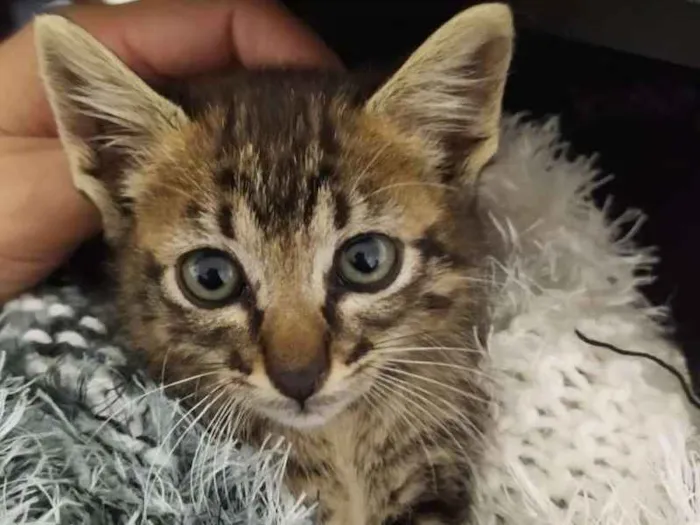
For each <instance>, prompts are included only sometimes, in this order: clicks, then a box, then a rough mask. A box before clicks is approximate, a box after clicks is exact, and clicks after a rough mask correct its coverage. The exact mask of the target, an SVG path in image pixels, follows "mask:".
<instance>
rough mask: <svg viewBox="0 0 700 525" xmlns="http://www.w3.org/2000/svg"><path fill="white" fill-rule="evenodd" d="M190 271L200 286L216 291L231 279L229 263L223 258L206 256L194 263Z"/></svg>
mask: <svg viewBox="0 0 700 525" xmlns="http://www.w3.org/2000/svg"><path fill="white" fill-rule="evenodd" d="M192 271H193V273H194V276H195V277H196V279H197V282H198V283H199V284H200V286H201V287H202V288H204V289H206V290H209V291H210V292H213V291H216V290H218V289H219V288H221V287H222V286H224V284H226V281H228V280H229V279H230V277H231V268H230V263H229V262H228V261H227V260H226V259H224V258H223V257H216V256H206V257H202V258H201V259H199V260H197V261H195V263H194V265H193V268H192Z"/></svg>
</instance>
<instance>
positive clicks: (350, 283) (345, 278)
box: [336, 233, 401, 292]
mask: <svg viewBox="0 0 700 525" xmlns="http://www.w3.org/2000/svg"><path fill="white" fill-rule="evenodd" d="M336 257H337V258H336V267H337V272H338V276H339V277H340V279H341V281H342V283H343V284H344V285H345V286H346V287H348V288H350V289H351V290H353V291H355V292H376V291H379V290H381V289H382V288H386V287H387V286H389V285H390V284H391V283H392V281H393V280H394V279H396V276H397V275H398V273H399V268H400V263H401V261H400V257H399V250H398V248H397V246H396V243H395V242H394V241H393V240H392V239H390V238H389V237H387V236H386V235H382V234H378V233H370V234H364V235H358V236H357V237H354V238H352V239H350V240H349V241H348V242H346V243H345V244H344V245H343V246H342V248H341V249H340V250H339V251H338V253H337V256H336Z"/></svg>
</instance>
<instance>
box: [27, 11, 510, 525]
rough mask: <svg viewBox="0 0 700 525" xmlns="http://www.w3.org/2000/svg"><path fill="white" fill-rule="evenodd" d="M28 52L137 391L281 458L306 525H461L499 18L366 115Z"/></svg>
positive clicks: (273, 91) (500, 69)
mask: <svg viewBox="0 0 700 525" xmlns="http://www.w3.org/2000/svg"><path fill="white" fill-rule="evenodd" d="M36 34H37V42H38V49H39V55H40V63H41V71H42V76H43V79H44V81H45V84H46V88H47V92H48V95H49V99H50V102H51V105H52V108H53V111H54V114H55V117H56V120H57V123H58V128H59V132H60V137H61V139H62V141H63V144H64V146H65V149H66V152H67V155H68V158H69V161H70V167H71V169H72V173H73V176H74V179H75V183H76V185H77V187H78V188H79V189H80V190H81V191H82V192H84V193H85V194H86V195H87V196H88V197H89V198H90V199H92V200H93V201H94V202H95V204H96V205H97V206H98V207H99V209H100V210H101V212H102V216H103V222H104V228H105V235H106V239H107V240H108V242H109V243H110V244H111V245H112V247H113V248H114V250H115V253H116V254H117V255H116V257H117V260H116V265H115V266H116V273H117V279H118V282H119V304H120V308H121V313H122V315H123V317H124V321H125V326H126V327H127V328H128V333H129V336H130V339H131V343H132V344H133V345H134V347H136V348H139V349H142V351H143V352H144V353H145V355H146V356H147V357H148V361H149V363H150V367H151V371H152V374H153V375H154V377H155V378H156V379H163V380H165V381H167V382H180V383H179V384H180V391H179V392H180V393H181V394H189V396H188V397H189V399H190V400H194V401H190V402H193V403H196V404H197V406H198V407H199V408H198V409H199V411H200V413H207V415H208V416H210V417H208V421H209V423H210V427H212V431H214V432H217V431H218V432H221V431H222V429H224V428H229V427H230V426H231V425H229V424H228V423H229V421H231V420H232V418H237V419H238V420H240V424H239V426H238V429H237V431H236V432H237V434H236V435H237V436H238V437H242V438H243V439H246V440H250V441H252V442H261V441H262V440H263V439H264V438H265V437H266V436H268V435H269V434H278V435H279V434H281V435H283V436H285V437H286V438H287V439H288V440H289V441H290V442H291V444H292V447H293V450H292V457H291V460H290V463H289V469H288V473H287V481H288V484H289V486H290V487H291V488H292V490H293V491H295V492H296V493H298V494H302V493H305V494H307V495H308V496H309V497H311V498H318V500H317V501H318V504H319V507H318V509H319V516H320V520H321V522H323V523H329V524H343V525H350V524H353V525H365V524H370V525H374V524H377V525H379V524H389V523H396V524H399V523H401V524H404V523H416V524H425V523H443V524H447V523H455V524H463V523H468V522H469V520H470V495H471V493H472V488H473V478H474V466H475V464H477V463H478V460H479V451H480V447H481V446H482V444H483V434H484V432H485V431H486V430H487V419H488V418H487V406H486V401H487V400H486V397H485V393H484V391H483V389H482V388H481V386H480V384H479V381H478V379H479V376H478V375H477V374H478V367H479V361H480V357H481V356H480V352H479V351H478V350H477V349H478V348H479V345H478V341H477V335H476V334H477V332H479V330H480V329H481V328H482V327H483V326H484V324H485V323H486V322H487V319H486V306H487V304H486V303H487V301H486V299H487V297H486V295H487V288H486V285H485V283H486V282H487V281H488V279H486V278H485V266H486V264H485V260H486V258H487V257H488V256H489V255H490V248H489V244H488V243H487V234H486V230H485V221H483V220H482V218H481V212H480V210H479V207H478V202H477V201H476V200H475V194H476V188H475V185H476V184H475V183H476V181H477V178H478V175H479V172H480V171H481V170H482V168H483V167H484V165H485V164H486V163H487V162H488V161H489V160H490V159H491V157H492V156H493V154H494V152H495V151H496V148H497V143H498V130H499V120H500V112H501V109H500V108H501V101H502V95H503V88H504V83H505V79H506V75H507V70H508V66H509V62H510V57H511V47H512V40H513V28H512V18H511V13H510V10H509V9H508V8H507V7H506V6H505V5H502V4H484V5H480V6H477V7H474V8H471V9H468V10H466V11H464V12H463V13H461V14H459V15H458V16H456V17H455V18H453V19H452V20H450V21H449V22H448V23H446V24H445V25H444V26H443V27H442V28H440V29H439V30H438V31H437V32H436V33H435V34H434V35H433V36H431V37H430V38H429V39H428V40H427V41H426V42H425V44H424V45H422V46H421V47H420V48H419V49H418V51H416V52H415V53H414V54H413V55H412V56H411V57H410V58H409V59H408V60H407V62H406V63H405V64H404V65H403V67H401V68H400V69H399V70H398V72H396V73H395V74H394V75H393V77H391V78H390V79H389V80H388V82H386V83H385V84H384V85H383V86H382V87H380V88H379V89H378V90H376V91H375V92H374V93H372V94H371V95H370V96H367V97H363V96H362V95H361V92H360V91H359V90H358V89H357V87H356V85H355V82H354V81H353V77H352V76H351V75H346V74H330V73H321V72H313V71H305V72H303V71H297V72H292V71H286V72H280V71H258V72H246V73H244V72H238V73H233V74H227V75H222V76H217V77H216V78H209V79H191V80H190V81H187V82H182V83H179V84H177V85H175V86H174V87H168V88H153V87H150V86H148V85H146V83H144V82H143V81H142V80H141V79H139V78H138V77H137V76H136V75H135V74H134V73H133V72H132V71H130V70H129V69H127V68H126V67H125V66H124V65H123V64H122V63H121V62H119V61H118V60H117V59H116V58H115V57H114V56H113V55H112V54H111V53H110V52H109V51H108V50H107V49H105V48H104V47H103V46H102V45H101V44H100V43H98V42H97V41H95V40H94V39H93V38H92V37H91V36H89V35H88V34H86V32H84V31H83V30H82V29H80V28H78V27H77V26H75V25H73V24H72V23H70V22H69V21H67V20H65V19H63V18H59V17H56V16H43V17H40V18H38V19H37V21H36Z"/></svg>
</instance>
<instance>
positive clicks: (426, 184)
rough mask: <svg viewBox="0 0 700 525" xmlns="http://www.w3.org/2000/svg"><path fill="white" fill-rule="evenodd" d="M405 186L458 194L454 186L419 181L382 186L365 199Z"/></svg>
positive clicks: (457, 189)
mask: <svg viewBox="0 0 700 525" xmlns="http://www.w3.org/2000/svg"><path fill="white" fill-rule="evenodd" d="M406 186H419V187H434V188H440V189H444V190H449V191H454V192H459V191H460V190H459V188H457V187H455V186H451V185H449V184H444V183H441V182H421V181H410V182H395V183H393V184H387V185H386V186H382V187H381V188H379V189H376V190H374V191H373V192H372V193H370V194H369V195H367V197H366V198H365V199H369V198H371V197H373V196H374V195H376V194H378V193H381V192H383V191H389V190H392V189H394V188H402V187H406Z"/></svg>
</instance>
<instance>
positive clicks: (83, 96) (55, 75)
mask: <svg viewBox="0 0 700 525" xmlns="http://www.w3.org/2000/svg"><path fill="white" fill-rule="evenodd" d="M34 30H35V42H36V48H37V53H38V57H39V68H40V74H41V77H42V80H43V82H44V86H45V89H46V93H47V97H48V99H49V103H50V105H51V108H52V110H53V113H54V117H55V119H56V124H57V127H58V133H59V137H60V138H61V141H62V143H63V146H64V149H65V150H66V153H67V156H68V160H69V164H70V168H71V172H72V175H73V180H74V182H75V185H76V187H77V188H78V189H79V190H80V191H82V192H83V193H85V194H86V195H87V196H88V198H90V199H91V200H92V201H93V202H94V203H95V205H96V206H97V207H98V208H99V210H100V212H101V213H102V218H103V223H104V229H105V234H106V236H107V238H108V239H111V238H115V237H118V236H119V233H120V231H121V226H122V222H123V217H124V215H125V210H124V209H123V203H122V201H123V199H122V198H121V197H122V195H121V191H122V189H123V186H124V184H125V183H126V182H127V181H125V180H124V179H125V177H128V176H129V171H130V170H131V169H132V168H133V167H134V165H135V163H136V161H137V159H138V157H139V155H140V154H142V153H143V152H144V151H146V150H148V148H149V146H151V145H152V144H154V143H155V142H156V141H157V139H158V138H159V137H160V136H161V135H162V134H163V133H165V132H167V131H168V130H172V129H173V128H175V127H177V126H179V125H181V124H182V123H184V122H186V120H187V118H186V116H185V114H184V112H183V111H182V110H181V108H179V107H177V106H176V105H175V104H173V103H171V102H170V101H168V100H166V99H165V98H163V97H161V96H160V95H159V94H157V93H156V92H155V91H154V90H153V89H152V88H150V87H149V86H148V85H147V84H146V83H145V82H144V81H143V80H141V79H140V78H139V77H138V76H137V75H136V74H135V73H134V72H133V71H131V70H130V69H129V68H127V67H126V66H125V65H124V64H123V63H122V62H121V61H120V60H119V59H118V58H117V57H116V56H115V55H114V54H113V53H112V52H111V51H109V50H108V49H107V48H105V47H104V46H103V45H102V44H101V43H100V42H98V41H97V40H96V39H95V38H93V37H92V36H91V35H90V34H89V33H88V32H87V31H85V30H84V29H82V28H81V27H79V26H78V25H76V24H75V23H73V22H71V21H69V20H68V19H66V18H63V17H61V16H57V15H40V16H38V17H37V18H36V19H35V22H34Z"/></svg>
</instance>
